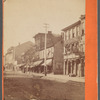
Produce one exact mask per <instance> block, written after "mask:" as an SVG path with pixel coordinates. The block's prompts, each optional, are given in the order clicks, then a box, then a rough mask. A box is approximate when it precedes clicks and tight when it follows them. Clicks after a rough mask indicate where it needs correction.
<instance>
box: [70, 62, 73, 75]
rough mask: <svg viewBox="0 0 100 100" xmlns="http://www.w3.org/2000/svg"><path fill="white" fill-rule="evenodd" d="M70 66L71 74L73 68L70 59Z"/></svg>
mask: <svg viewBox="0 0 100 100" xmlns="http://www.w3.org/2000/svg"><path fill="white" fill-rule="evenodd" d="M70 67H71V74H72V70H73V69H72V61H71V62H70Z"/></svg>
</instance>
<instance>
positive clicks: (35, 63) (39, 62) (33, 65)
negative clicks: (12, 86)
mask: <svg viewBox="0 0 100 100" xmlns="http://www.w3.org/2000/svg"><path fill="white" fill-rule="evenodd" d="M42 62H43V60H40V61H36V62H33V64H32V65H31V67H35V66H38V65H40V64H41V63H42Z"/></svg>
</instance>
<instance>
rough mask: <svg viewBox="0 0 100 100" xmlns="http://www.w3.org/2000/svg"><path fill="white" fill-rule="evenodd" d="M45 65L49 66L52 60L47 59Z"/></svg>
mask: <svg viewBox="0 0 100 100" xmlns="http://www.w3.org/2000/svg"><path fill="white" fill-rule="evenodd" d="M42 65H43V66H44V65H45V63H43V64H42ZM46 65H49V66H51V65H52V59H48V60H46Z"/></svg>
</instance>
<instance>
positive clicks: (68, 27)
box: [62, 20, 81, 31]
mask: <svg viewBox="0 0 100 100" xmlns="http://www.w3.org/2000/svg"><path fill="white" fill-rule="evenodd" d="M80 23H81V21H80V20H79V21H77V22H75V23H74V24H71V25H69V26H67V27H65V28H64V29H62V31H66V30H68V29H70V28H72V27H74V26H76V25H78V24H80Z"/></svg>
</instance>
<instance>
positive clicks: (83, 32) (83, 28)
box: [82, 22, 85, 36]
mask: <svg viewBox="0 0 100 100" xmlns="http://www.w3.org/2000/svg"><path fill="white" fill-rule="evenodd" d="M84 34H85V23H84V22H82V36H83V35H84Z"/></svg>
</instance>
